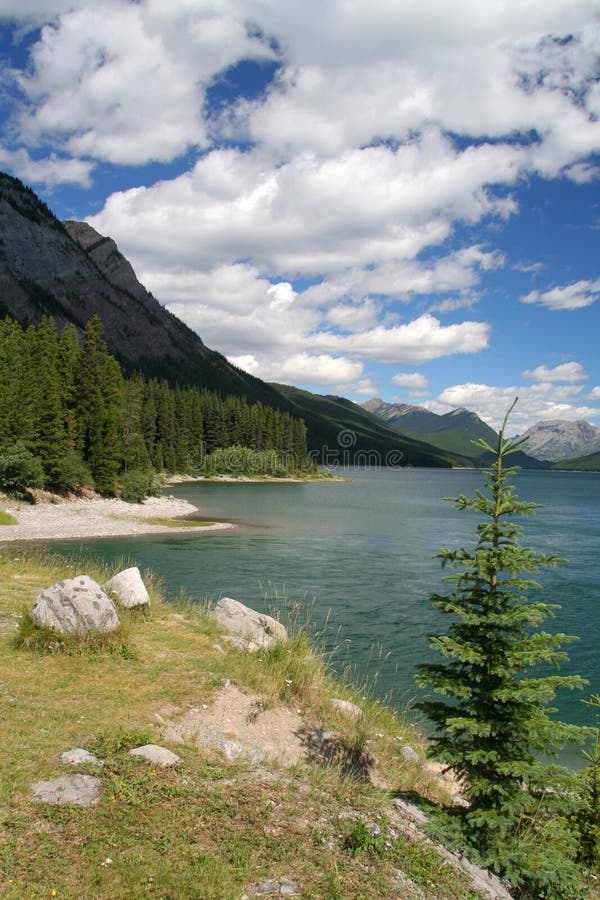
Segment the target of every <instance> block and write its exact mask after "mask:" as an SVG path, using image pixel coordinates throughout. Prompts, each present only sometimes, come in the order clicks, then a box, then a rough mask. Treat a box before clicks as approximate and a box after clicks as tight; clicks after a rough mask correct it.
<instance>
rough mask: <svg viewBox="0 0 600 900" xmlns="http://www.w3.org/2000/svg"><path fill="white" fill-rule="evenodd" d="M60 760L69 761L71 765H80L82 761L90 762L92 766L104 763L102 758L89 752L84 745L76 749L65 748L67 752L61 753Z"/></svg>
mask: <svg viewBox="0 0 600 900" xmlns="http://www.w3.org/2000/svg"><path fill="white" fill-rule="evenodd" d="M60 761H61V762H64V763H69V765H71V766H78V765H80V764H81V763H88V765H90V766H103V765H104V763H103V762H102V760H101V759H98V757H96V756H94V755H93V754H92V753H88V751H87V750H84V749H83V748H82V747H76V748H75V749H74V750H65V752H64V753H61V755H60Z"/></svg>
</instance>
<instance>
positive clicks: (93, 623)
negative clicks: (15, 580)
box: [31, 575, 121, 635]
mask: <svg viewBox="0 0 600 900" xmlns="http://www.w3.org/2000/svg"><path fill="white" fill-rule="evenodd" d="M31 615H32V619H33V622H34V624H35V625H37V626H39V627H43V628H53V629H54V630H55V631H59V632H60V633H61V634H80V635H85V634H88V633H89V632H93V631H96V632H101V633H106V632H109V631H114V630H115V629H116V628H118V627H119V625H120V624H121V620H120V618H119V614H118V613H117V610H116V608H115V605H114V603H113V602H112V600H111V599H110V597H109V596H108V594H107V593H106V591H105V590H104V588H103V587H101V586H100V585H99V584H98V583H97V582H96V581H94V579H93V578H90V577H89V575H78V576H77V578H68V579H66V580H65V581H60V582H58V584H54V585H52V587H49V588H46V590H44V591H42V592H41V594H39V595H38V597H37V599H36V601H35V604H34V607H33V610H32V614H31Z"/></svg>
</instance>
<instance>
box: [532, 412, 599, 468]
mask: <svg viewBox="0 0 600 900" xmlns="http://www.w3.org/2000/svg"><path fill="white" fill-rule="evenodd" d="M521 438H527V444H526V445H525V449H526V451H527V453H528V454H529V455H530V456H535V457H536V459H542V460H547V461H549V462H556V461H557V460H559V459H568V458H569V457H573V456H586V455H589V454H591V453H596V452H598V451H599V450H600V428H596V427H595V425H591V424H590V423H589V422H586V421H585V419H576V420H569V419H545V420H543V421H541V422H536V423H535V425H532V426H531V427H530V428H528V429H527V431H526V432H524V434H522V435H521Z"/></svg>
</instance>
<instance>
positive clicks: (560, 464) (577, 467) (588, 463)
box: [552, 453, 600, 472]
mask: <svg viewBox="0 0 600 900" xmlns="http://www.w3.org/2000/svg"><path fill="white" fill-rule="evenodd" d="M552 468H553V469H566V470H570V471H577V472H600V453H590V454H588V455H586V456H577V457H569V458H568V459H559V460H557V462H555V463H552Z"/></svg>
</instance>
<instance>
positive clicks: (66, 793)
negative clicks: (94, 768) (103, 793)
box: [33, 775, 100, 806]
mask: <svg viewBox="0 0 600 900" xmlns="http://www.w3.org/2000/svg"><path fill="white" fill-rule="evenodd" d="M33 799H34V800H35V801H36V802H37V803H50V804H51V805H52V806H63V805H65V804H69V803H71V804H74V805H75V806H90V804H92V803H97V802H98V800H99V799H100V779H99V778H95V777H94V776H93V775H63V776H61V777H60V778H53V779H52V780H51V781H38V782H37V784H34V786H33Z"/></svg>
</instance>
